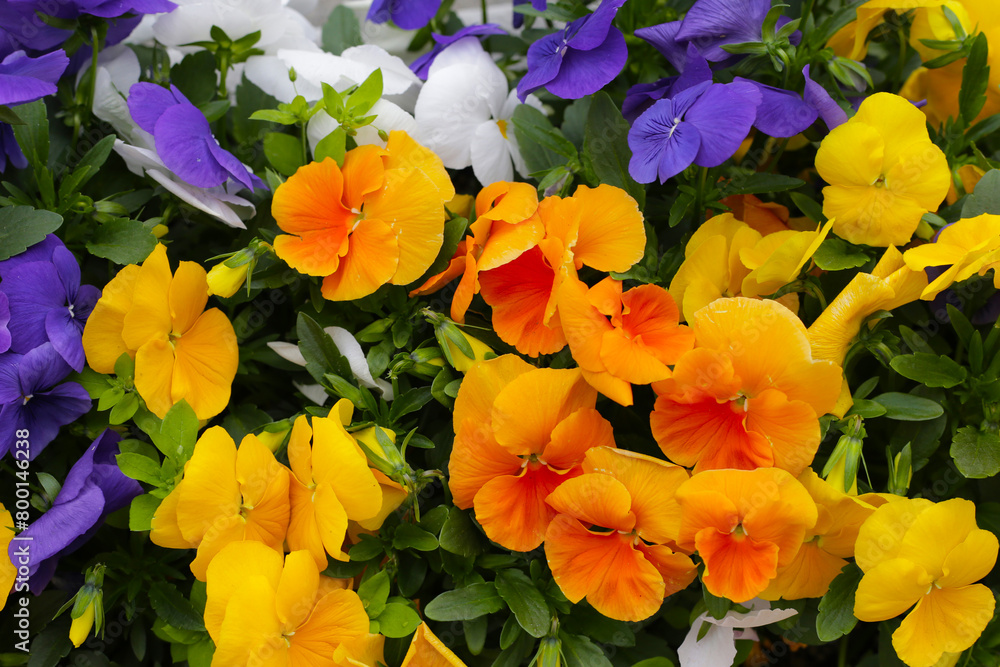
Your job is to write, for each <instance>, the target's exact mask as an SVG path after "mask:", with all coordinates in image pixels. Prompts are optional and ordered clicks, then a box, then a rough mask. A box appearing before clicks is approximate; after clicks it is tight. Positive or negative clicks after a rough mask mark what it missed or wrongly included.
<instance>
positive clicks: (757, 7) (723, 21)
mask: <svg viewBox="0 0 1000 667" xmlns="http://www.w3.org/2000/svg"><path fill="white" fill-rule="evenodd" d="M770 8H771V2H770V0H698V1H697V2H696V3H694V6H692V7H691V9H690V10H689V11H688V13H687V14H685V15H684V19H683V21H681V27H680V30H678V31H677V35H676V38H677V39H678V40H682V41H696V42H697V44H698V49H699V51H701V53H702V55H704V56H705V58H706V59H708V60H711V61H717V60H725V59H727V58H729V57H730V56H731V55H732V54H730V53H727V52H725V51H723V50H722V48H721V47H722V46H723V45H725V44H737V43H739V42H759V41H760V40H761V25H762V24H763V23H764V17H765V16H767V12H768V10H769V9H770Z"/></svg>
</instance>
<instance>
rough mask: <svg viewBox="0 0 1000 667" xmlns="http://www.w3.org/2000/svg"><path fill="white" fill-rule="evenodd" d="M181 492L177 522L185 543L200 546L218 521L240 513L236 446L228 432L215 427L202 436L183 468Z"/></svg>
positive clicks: (178, 501)
mask: <svg viewBox="0 0 1000 667" xmlns="http://www.w3.org/2000/svg"><path fill="white" fill-rule="evenodd" d="M180 488H181V491H180V497H179V498H178V500H177V521H178V525H179V527H180V530H181V534H182V535H184V539H186V540H188V541H190V542H200V541H201V539H202V538H203V537H204V535H205V533H206V532H207V531H208V530H209V528H210V527H211V525H212V523H213V521H215V519H216V518H217V517H225V516H232V515H235V514H237V513H238V512H239V506H240V500H241V498H240V489H239V484H238V482H237V481H236V443H234V442H233V439H232V438H230V437H229V434H228V433H226V431H225V429H223V428H222V427H220V426H213V427H212V428H210V429H208V430H206V431H205V432H204V433H202V434H201V437H200V438H198V442H197V443H195V446H194V454H193V455H192V456H191V459H190V460H189V461H188V462H187V464H186V465H185V466H184V480H183V482H182V486H181V487H180Z"/></svg>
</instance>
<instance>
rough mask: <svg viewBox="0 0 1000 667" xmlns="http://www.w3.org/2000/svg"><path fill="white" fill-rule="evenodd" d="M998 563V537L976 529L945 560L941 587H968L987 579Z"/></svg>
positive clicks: (940, 581) (939, 582)
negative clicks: (984, 578)
mask: <svg viewBox="0 0 1000 667" xmlns="http://www.w3.org/2000/svg"><path fill="white" fill-rule="evenodd" d="M996 563H997V536H996V535H994V534H993V533H991V532H990V531H988V530H981V529H978V528H977V529H976V530H974V531H972V532H971V533H969V536H968V537H966V538H965V540H964V541H963V542H962V543H961V544H959V545H958V546H956V547H955V548H954V549H952V550H951V552H950V553H949V554H948V556H947V557H946V558H945V559H944V567H943V568H942V570H943V573H944V576H943V577H941V579H940V580H939V581H938V584H939V585H940V586H941V587H948V588H957V587H960V586H968V585H969V584H972V583H975V582H977V581H979V580H980V579H982V578H983V577H985V576H986V575H987V574H989V573H990V572H991V571H992V570H993V566H994V565H996Z"/></svg>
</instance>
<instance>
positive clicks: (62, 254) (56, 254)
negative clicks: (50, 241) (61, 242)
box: [52, 246, 80, 303]
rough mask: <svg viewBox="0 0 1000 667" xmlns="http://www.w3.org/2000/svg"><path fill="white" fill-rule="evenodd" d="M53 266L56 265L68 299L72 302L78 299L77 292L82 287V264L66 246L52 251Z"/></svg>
mask: <svg viewBox="0 0 1000 667" xmlns="http://www.w3.org/2000/svg"><path fill="white" fill-rule="evenodd" d="M52 266H54V267H55V269H56V273H57V274H58V276H59V280H60V282H62V285H63V291H64V293H65V294H66V298H67V300H68V301H69V302H70V303H72V302H73V301H75V300H76V293H77V291H78V290H79V289H80V265H79V264H78V263H77V261H76V257H74V256H73V253H71V252H70V251H69V250H67V249H66V247H65V246H63V247H61V248H56V249H54V250H53V252H52Z"/></svg>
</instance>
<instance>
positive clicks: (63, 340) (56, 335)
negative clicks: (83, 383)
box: [45, 308, 86, 373]
mask: <svg viewBox="0 0 1000 667" xmlns="http://www.w3.org/2000/svg"><path fill="white" fill-rule="evenodd" d="M45 334H46V335H47V336H48V338H49V342H50V343H52V347H53V348H54V349H55V351H56V352H58V353H59V356H60V357H62V359H63V361H65V362H66V363H67V364H68V365H69V367H70V368H72V369H73V370H75V371H76V372H77V373H79V372H80V371H82V370H83V365H84V362H85V361H86V358H85V356H84V354H83V339H82V336H83V326H82V325H81V324H80V322H78V321H77V320H76V319H74V318H73V316H72V315H70V313H69V308H53V309H52V310H50V311H49V312H48V315H46V316H45Z"/></svg>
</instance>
